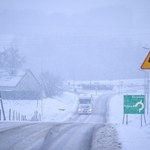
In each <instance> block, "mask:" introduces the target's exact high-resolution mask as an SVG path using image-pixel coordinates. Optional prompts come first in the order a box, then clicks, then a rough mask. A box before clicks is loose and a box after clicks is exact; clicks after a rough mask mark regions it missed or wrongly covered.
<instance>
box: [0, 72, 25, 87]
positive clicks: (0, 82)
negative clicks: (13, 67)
mask: <svg viewBox="0 0 150 150" xmlns="http://www.w3.org/2000/svg"><path fill="white" fill-rule="evenodd" d="M25 73H26V71H20V72H18V73H16V74H15V75H10V74H9V73H8V72H6V71H2V70H0V86H1V87H2V86H7V87H15V86H16V85H17V83H18V82H19V81H20V80H21V79H22V77H23V76H24V75H25Z"/></svg>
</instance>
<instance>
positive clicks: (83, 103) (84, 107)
mask: <svg viewBox="0 0 150 150" xmlns="http://www.w3.org/2000/svg"><path fill="white" fill-rule="evenodd" d="M92 101H93V100H92V96H82V97H79V104H78V114H91V113H92V111H93V104H92V103H93V102H92Z"/></svg>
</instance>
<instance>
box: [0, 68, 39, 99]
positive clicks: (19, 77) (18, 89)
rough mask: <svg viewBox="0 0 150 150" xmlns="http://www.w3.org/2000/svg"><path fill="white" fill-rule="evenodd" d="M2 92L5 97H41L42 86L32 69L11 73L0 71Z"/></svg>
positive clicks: (0, 90)
mask: <svg viewBox="0 0 150 150" xmlns="http://www.w3.org/2000/svg"><path fill="white" fill-rule="evenodd" d="M0 92H1V96H2V98H3V99H11V100H13V99H15V100H19V99H20V100H21V99H23V100H34V99H35V100H37V99H41V96H42V88H41V85H40V83H39V81H38V80H37V78H36V77H35V76H34V75H33V73H32V72H31V71H30V70H27V71H22V72H18V73H16V74H15V75H10V74H8V73H7V72H4V71H0Z"/></svg>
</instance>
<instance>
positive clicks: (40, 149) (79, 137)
mask: <svg viewBox="0 0 150 150" xmlns="http://www.w3.org/2000/svg"><path fill="white" fill-rule="evenodd" d="M109 98H110V96H109V95H102V96H100V97H99V98H97V99H96V100H95V105H94V112H93V114H92V115H78V114H76V113H75V114H74V116H72V118H71V119H70V120H69V121H68V122H65V123H33V124H30V123H29V124H23V125H19V123H18V127H17V126H13V127H12V128H9V129H8V128H6V130H5V129H3V130H1V131H0V150H70V149H72V150H90V149H91V147H92V138H93V131H95V128H98V127H99V128H101V127H103V126H104V124H106V123H107V115H108V114H107V109H108V101H109Z"/></svg>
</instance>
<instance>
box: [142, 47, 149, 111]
mask: <svg viewBox="0 0 150 150" xmlns="http://www.w3.org/2000/svg"><path fill="white" fill-rule="evenodd" d="M144 49H149V48H145V47H144ZM141 69H142V70H149V69H150V52H149V53H148V54H147V56H146V58H145V60H144V62H143V64H142V65H141ZM147 81H148V87H147V89H146V92H147V102H146V105H147V114H148V113H149V89H150V88H149V74H148V79H147Z"/></svg>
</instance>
